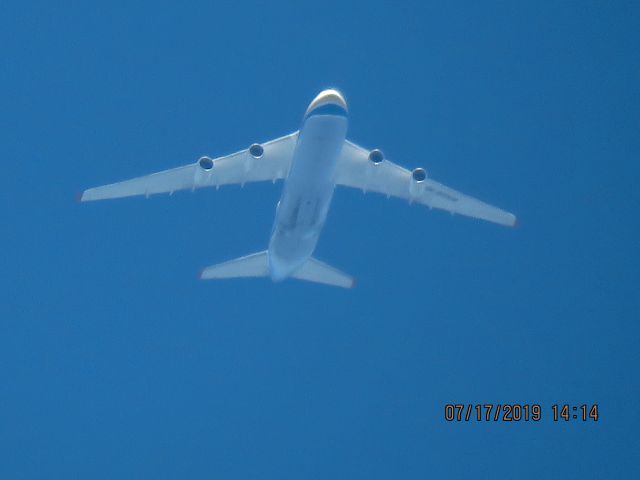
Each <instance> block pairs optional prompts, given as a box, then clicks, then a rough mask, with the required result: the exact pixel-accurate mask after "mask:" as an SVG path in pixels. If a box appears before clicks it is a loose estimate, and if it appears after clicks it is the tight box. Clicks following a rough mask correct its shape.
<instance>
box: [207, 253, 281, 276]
mask: <svg viewBox="0 0 640 480" xmlns="http://www.w3.org/2000/svg"><path fill="white" fill-rule="evenodd" d="M268 276H269V257H268V255H267V251H266V250H264V251H262V252H258V253H254V254H252V255H247V256H246V257H240V258H236V259H235V260H229V261H228V262H224V263H219V264H218V265H212V266H210V267H207V268H205V269H204V270H203V271H202V273H200V278H202V279H203V280H209V279H222V278H238V277H268Z"/></svg>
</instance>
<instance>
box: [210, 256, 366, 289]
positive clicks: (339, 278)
mask: <svg viewBox="0 0 640 480" xmlns="http://www.w3.org/2000/svg"><path fill="white" fill-rule="evenodd" d="M268 276H269V255H268V253H267V251H266V250H265V251H262V252H258V253H254V254H252V255H247V256H246V257H240V258H236V259H235V260H229V261H228V262H224V263H219V264H217V265H212V266H210V267H207V268H205V269H204V270H203V271H202V273H201V274H200V278H201V279H203V280H210V279H224V278H241V277H268ZM291 277H292V278H297V279H298V280H306V281H308V282H316V283H324V284H325V285H333V286H335V287H342V288H353V287H354V286H355V284H356V282H355V279H354V278H353V277H351V276H350V275H347V274H346V273H343V272H341V271H340V270H338V269H336V268H333V267H331V266H329V265H327V264H326V263H322V262H321V261H319V260H316V259H315V258H310V259H309V260H307V261H306V263H304V265H302V267H300V268H299V269H298V270H296V271H295V272H294V273H293V274H292V275H291Z"/></svg>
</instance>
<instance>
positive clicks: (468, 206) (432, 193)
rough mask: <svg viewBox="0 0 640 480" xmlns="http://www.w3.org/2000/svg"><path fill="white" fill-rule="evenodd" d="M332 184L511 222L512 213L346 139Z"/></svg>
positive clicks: (512, 218)
mask: <svg viewBox="0 0 640 480" xmlns="http://www.w3.org/2000/svg"><path fill="white" fill-rule="evenodd" d="M336 184H338V185H344V186H347V187H353V188H358V189H360V190H363V191H365V192H366V191H373V192H378V193H382V194H383V195H387V196H394V197H399V198H404V199H405V200H408V201H409V202H416V203H421V204H423V205H426V206H428V207H430V208H438V209H441V210H446V211H448V212H451V213H459V214H461V215H466V216H469V217H474V218H480V219H482V220H487V221H489V222H494V223H499V224H501V225H507V226H510V227H512V226H514V225H515V223H516V217H515V215H513V214H512V213H509V212H506V211H504V210H501V209H499V208H497V207H493V206H491V205H489V204H487V203H484V202H481V201H480V200H477V199H475V198H473V197H470V196H468V195H464V194H463V193H460V192H457V191H456V190H454V189H452V188H449V187H446V186H444V185H442V184H441V183H438V182H435V181H433V180H431V179H429V178H427V175H426V172H425V171H424V170H422V169H416V170H414V171H413V172H410V171H409V170H407V169H406V168H402V167H401V166H399V165H396V164H395V163H393V162H390V161H389V160H387V159H385V158H384V157H383V155H382V152H380V151H379V150H373V151H372V150H367V149H364V148H362V147H360V146H358V145H356V144H355V143H352V142H349V141H346V142H345V144H344V147H343V148H342V154H341V157H340V160H339V161H338V167H337V171H336Z"/></svg>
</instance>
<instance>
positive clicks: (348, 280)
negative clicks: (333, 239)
mask: <svg viewBox="0 0 640 480" xmlns="http://www.w3.org/2000/svg"><path fill="white" fill-rule="evenodd" d="M291 276H292V277H293V278H297V279H298V280H306V281H308V282H316V283H324V284H325V285H333V286H335V287H342V288H353V287H355V284H356V281H355V279H354V278H353V277H352V276H350V275H347V274H346V273H344V272H341V271H340V270H338V269H337V268H333V267H332V266H330V265H327V264H326V263H322V262H321V261H320V260H316V259H315V258H310V259H309V260H307V262H306V263H305V264H304V265H302V267H300V268H299V269H298V270H296V271H295V272H294V273H293V275H291Z"/></svg>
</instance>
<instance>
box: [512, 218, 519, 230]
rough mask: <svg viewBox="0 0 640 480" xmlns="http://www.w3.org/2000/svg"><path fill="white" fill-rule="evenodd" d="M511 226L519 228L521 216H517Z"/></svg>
mask: <svg viewBox="0 0 640 480" xmlns="http://www.w3.org/2000/svg"><path fill="white" fill-rule="evenodd" d="M511 227H512V228H519V227H520V219H519V218H516V219H515V220H514V221H513V225H511Z"/></svg>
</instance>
